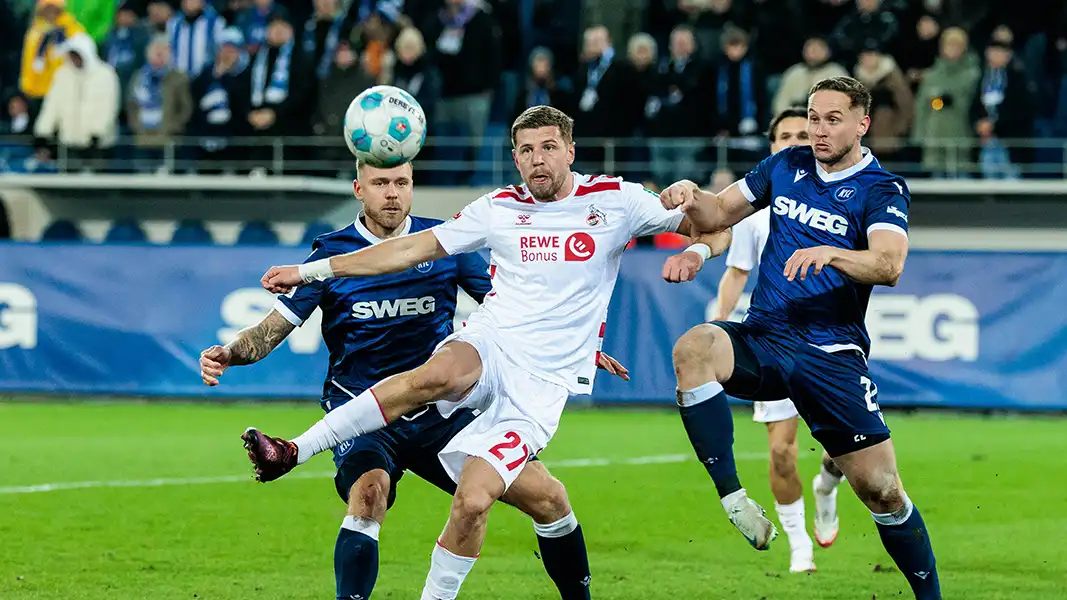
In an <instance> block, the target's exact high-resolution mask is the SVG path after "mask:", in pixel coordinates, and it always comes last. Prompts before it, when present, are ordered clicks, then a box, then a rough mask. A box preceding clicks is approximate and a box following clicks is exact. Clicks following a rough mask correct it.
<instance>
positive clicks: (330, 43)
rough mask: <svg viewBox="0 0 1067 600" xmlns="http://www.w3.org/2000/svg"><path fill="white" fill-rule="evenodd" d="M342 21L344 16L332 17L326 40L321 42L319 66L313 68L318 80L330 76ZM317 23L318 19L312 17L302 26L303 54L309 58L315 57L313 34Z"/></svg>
mask: <svg viewBox="0 0 1067 600" xmlns="http://www.w3.org/2000/svg"><path fill="white" fill-rule="evenodd" d="M344 20H345V16H344V14H340V15H337V16H336V17H334V19H333V23H331V24H330V31H329V33H327V34H326V40H325V42H323V48H322V58H320V59H319V64H318V65H317V66H316V67H315V74H316V75H318V77H319V79H320V80H321V79H326V76H327V75H329V74H330V65H332V64H333V55H334V54H335V53H336V52H337V45H338V43H339V42H340V41H341V23H343V22H344ZM318 23H319V21H318V19H316V18H315V17H314V16H312V17H311V18H310V19H308V21H307V23H305V24H304V52H305V53H306V54H307V55H308V56H310V57H311V58H314V57H315V42H316V41H317V38H316V35H315V32H316V30H317V29H318Z"/></svg>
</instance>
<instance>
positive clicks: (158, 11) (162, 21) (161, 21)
mask: <svg viewBox="0 0 1067 600" xmlns="http://www.w3.org/2000/svg"><path fill="white" fill-rule="evenodd" d="M172 18H174V7H172V6H171V5H170V2H168V0H148V19H147V20H148V23H147V24H148V29H149V30H150V31H151V33H157V34H165V33H167V25H168V24H169V23H170V20H171V19H172Z"/></svg>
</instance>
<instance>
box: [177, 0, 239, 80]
mask: <svg viewBox="0 0 1067 600" xmlns="http://www.w3.org/2000/svg"><path fill="white" fill-rule="evenodd" d="M181 1H182V9H181V11H180V12H178V14H176V15H174V16H173V17H171V19H170V21H168V22H167V37H168V38H170V47H171V50H172V54H173V59H172V61H173V66H174V68H175V69H177V70H178V71H181V72H182V73H185V74H186V75H187V76H188V77H190V78H193V79H195V78H196V76H197V75H200V73H201V72H202V71H203V70H204V69H208V68H211V65H212V64H214V63H215V52H216V51H217V50H218V39H219V36H220V35H221V34H222V30H223V29H226V19H223V18H222V15H220V14H219V13H218V11H216V10H215V8H214V7H213V6H211V5H210V4H205V3H204V0H181Z"/></svg>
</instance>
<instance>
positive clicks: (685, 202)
mask: <svg viewBox="0 0 1067 600" xmlns="http://www.w3.org/2000/svg"><path fill="white" fill-rule="evenodd" d="M699 189H700V186H698V185H697V184H695V183H693V182H692V181H689V180H688V179H683V180H681V181H678V182H676V183H672V184H670V185H669V186H667V189H665V190H663V191H662V192H660V195H659V202H660V204H662V205H663V208H665V209H667V210H673V209H675V208H681V209H682V211H683V212H684V211H686V210H687V209H688V208H689V207H690V206H692V205H693V201H694V200H696V193H697V191H698V190H699Z"/></svg>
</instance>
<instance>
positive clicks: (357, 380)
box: [275, 217, 492, 411]
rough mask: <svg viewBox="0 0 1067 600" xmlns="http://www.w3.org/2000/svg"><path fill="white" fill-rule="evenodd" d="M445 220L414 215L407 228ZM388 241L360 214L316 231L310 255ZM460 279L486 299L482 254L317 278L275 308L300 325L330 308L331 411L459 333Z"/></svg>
mask: <svg viewBox="0 0 1067 600" xmlns="http://www.w3.org/2000/svg"><path fill="white" fill-rule="evenodd" d="M440 222H441V221H438V220H436V219H424V218H421V217H409V219H408V222H407V224H406V225H405V230H404V233H405V234H406V233H414V232H416V231H422V230H424V229H429V228H431V227H433V226H434V225H437V224H438V223H440ZM380 241H381V240H379V239H378V238H377V237H376V236H375V235H374V234H372V233H371V232H370V231H369V230H367V228H366V226H364V225H363V223H362V222H361V221H360V219H356V221H355V222H354V223H353V224H351V225H349V226H348V227H345V228H344V229H340V230H338V231H334V232H332V233H327V234H324V235H321V236H319V237H317V238H315V242H314V244H313V245H312V252H311V255H310V256H308V258H307V262H310V261H314V260H319V259H321V258H327V257H329V256H335V255H338V254H346V253H348V252H354V251H356V250H360V249H362V248H366V247H368V246H371V245H373V244H376V243H378V242H380ZM457 287H462V288H463V289H464V290H465V291H466V292H467V293H468V294H470V295H471V296H472V297H473V298H474V299H475V300H477V301H478V302H479V303H480V302H481V301H482V299H483V298H484V297H485V295H486V294H487V293H488V292H489V290H490V288H491V287H492V284H491V282H490V279H489V273H488V265H487V264H486V262H485V260H484V259H483V258H482V257H481V256H479V255H478V254H460V255H456V256H449V257H446V258H442V259H440V260H437V261H434V262H430V263H422V264H420V265H418V266H416V267H414V268H411V269H408V270H407V271H403V272H400V273H394V274H390V275H379V276H375V277H351V278H337V279H330V280H327V281H319V282H314V283H311V284H309V285H303V286H300V287H298V288H296V290H295V291H294V292H292V293H291V294H289V295H288V296H282V297H281V298H279V301H278V303H277V304H276V305H275V309H276V310H278V312H280V313H281V314H282V315H283V316H284V317H285V318H286V319H287V320H288V321H289V322H290V323H293V324H294V325H298V326H299V325H300V324H302V323H303V322H304V321H305V320H307V318H308V317H310V316H311V314H312V313H313V312H315V309H316V308H321V309H322V338H323V340H324V341H325V342H326V348H327V350H329V352H330V366H329V371H328V372H327V374H326V382H325V383H324V384H323V392H322V396H323V397H322V405H323V408H324V409H326V410H327V411H330V410H332V409H334V408H336V407H337V406H340V405H341V404H343V403H344V402H345V401H347V400H349V399H351V398H352V395H358V394H359V393H361V392H363V391H364V390H366V389H367V388H369V387H371V386H372V385H374V384H375V383H378V382H379V381H381V380H382V379H385V378H386V377H388V376H390V375H395V374H397V373H402V372H404V371H408V370H410V369H413V368H415V367H417V366H419V365H421V364H422V363H424V362H426V361H427V359H429V358H430V354H432V353H433V351H434V348H435V347H436V346H437V344H438V343H440V342H441V340H443V339H444V338H445V337H447V336H448V335H449V334H451V333H452V320H453V319H454V318H455V313H456V296H457V294H458V291H457Z"/></svg>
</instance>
